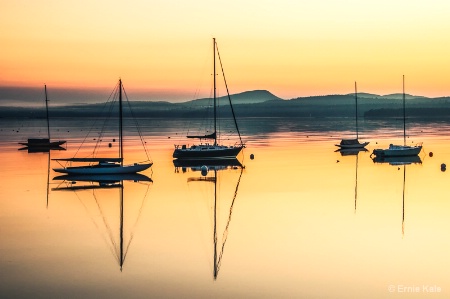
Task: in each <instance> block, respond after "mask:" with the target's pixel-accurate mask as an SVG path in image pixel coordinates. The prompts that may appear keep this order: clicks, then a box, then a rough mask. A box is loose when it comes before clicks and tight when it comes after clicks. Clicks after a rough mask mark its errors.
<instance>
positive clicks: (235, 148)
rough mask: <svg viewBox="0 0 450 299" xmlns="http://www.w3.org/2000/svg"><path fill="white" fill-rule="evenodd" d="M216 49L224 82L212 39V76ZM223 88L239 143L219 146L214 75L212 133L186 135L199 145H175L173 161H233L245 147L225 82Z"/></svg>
mask: <svg viewBox="0 0 450 299" xmlns="http://www.w3.org/2000/svg"><path fill="white" fill-rule="evenodd" d="M216 49H217V55H218V58H219V62H220V66H221V69H222V74H223V77H224V81H225V75H224V72H223V67H222V62H221V60H220V55H219V50H218V47H217V43H216V39H215V38H213V74H216ZM225 87H226V90H227V95H228V100H229V104H230V108H231V112H232V115H233V119H234V125H235V127H236V131H237V133H238V135H239V141H240V142H239V143H238V144H234V145H228V146H226V145H220V144H219V130H218V129H217V128H218V125H217V121H218V115H217V114H218V113H217V110H218V107H217V106H218V99H217V96H216V76H215V75H214V98H213V100H214V103H213V108H214V117H213V121H214V132H212V133H209V134H203V135H188V136H186V137H187V138H194V139H200V144H194V145H191V146H188V145H186V144H182V145H175V150H174V152H173V158H174V159H216V158H225V159H227V158H228V159H233V158H235V157H236V156H237V155H238V154H239V153H240V152H241V150H242V149H243V148H244V147H245V145H244V143H243V142H242V139H241V135H240V132H239V128H238V125H237V121H236V117H235V113H234V110H233V105H232V103H231V97H230V94H229V93H228V87H227V85H226V81H225ZM202 140H212V141H213V142H212V143H210V142H206V143H202V142H201V141H202Z"/></svg>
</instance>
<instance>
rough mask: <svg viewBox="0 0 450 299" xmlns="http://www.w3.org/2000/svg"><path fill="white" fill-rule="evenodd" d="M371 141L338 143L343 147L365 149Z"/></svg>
mask: <svg viewBox="0 0 450 299" xmlns="http://www.w3.org/2000/svg"><path fill="white" fill-rule="evenodd" d="M368 144H369V142H363V143H353V144H342V143H341V144H336V146H337V147H340V148H341V149H363V148H365V147H366V146H367V145H368Z"/></svg>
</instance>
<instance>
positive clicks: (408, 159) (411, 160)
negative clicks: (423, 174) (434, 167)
mask: <svg viewBox="0 0 450 299" xmlns="http://www.w3.org/2000/svg"><path fill="white" fill-rule="evenodd" d="M372 161H373V162H374V163H389V164H390V165H408V164H422V160H421V159H420V157H419V156H404V157H380V156H375V157H374V158H373V159H372Z"/></svg>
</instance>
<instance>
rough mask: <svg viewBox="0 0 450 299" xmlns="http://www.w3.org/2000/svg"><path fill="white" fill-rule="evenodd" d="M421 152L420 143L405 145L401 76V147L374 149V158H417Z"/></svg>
mask: <svg viewBox="0 0 450 299" xmlns="http://www.w3.org/2000/svg"><path fill="white" fill-rule="evenodd" d="M421 150H422V143H419V144H417V145H412V146H410V145H406V109H405V76H403V145H394V144H390V145H389V148H387V149H374V150H373V152H372V154H373V155H375V156H376V157H407V156H417V155H418V154H419V153H420V151H421Z"/></svg>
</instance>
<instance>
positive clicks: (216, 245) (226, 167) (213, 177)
mask: <svg viewBox="0 0 450 299" xmlns="http://www.w3.org/2000/svg"><path fill="white" fill-rule="evenodd" d="M225 161H228V162H229V163H225V162H223V160H222V162H220V161H218V162H219V163H220V165H217V163H215V162H212V163H210V164H207V165H202V163H193V162H192V163H190V170H192V171H194V172H195V171H199V170H200V169H201V176H199V177H189V178H188V179H187V181H188V183H194V182H199V183H201V184H206V183H213V184H214V191H213V192H214V202H213V219H214V223H213V225H214V227H213V262H214V263H213V265H214V267H213V278H214V279H215V280H216V279H217V277H218V275H219V271H220V267H221V263H222V257H223V253H224V250H225V244H226V242H227V237H228V229H229V227H230V223H231V217H232V213H233V207H234V204H235V201H236V196H237V193H238V189H239V184H240V181H241V178H242V173H243V170H244V168H245V167H244V166H243V165H242V164H240V163H239V162H238V160H237V159H227V160H225ZM174 164H175V161H174ZM175 165H176V164H175ZM176 167H178V166H176ZM205 168H206V172H204V170H205ZM237 169H240V173H239V178H238V180H237V183H236V187H235V189H234V193H233V197H232V199H231V203H230V206H229V208H227V211H229V212H228V215H227V216H228V217H227V220H226V224H223V227H224V231H223V235H222V240H221V242H220V241H219V237H218V235H219V231H220V230H221V229H219V226H220V225H219V218H220V217H219V214H220V213H219V212H218V210H219V206H220V202H219V201H220V200H219V193H220V192H219V191H218V189H219V188H218V183H219V182H218V180H219V175H218V174H219V172H222V171H234V170H237ZM183 171H188V170H187V169H185V168H183ZM176 172H178V171H176ZM203 186H204V185H203Z"/></svg>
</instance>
